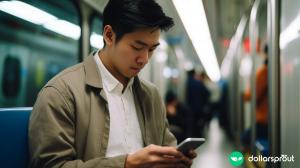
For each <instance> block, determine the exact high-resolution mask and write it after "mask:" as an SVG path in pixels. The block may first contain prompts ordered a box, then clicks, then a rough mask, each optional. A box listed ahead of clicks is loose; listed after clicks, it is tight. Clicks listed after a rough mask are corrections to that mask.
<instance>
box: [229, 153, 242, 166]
mask: <svg viewBox="0 0 300 168" xmlns="http://www.w3.org/2000/svg"><path fill="white" fill-rule="evenodd" d="M228 160H229V163H230V164H231V165H232V166H240V165H242V164H243V163H244V156H243V154H242V153H241V152H237V151H233V152H232V153H231V154H230V155H229V157H228Z"/></svg>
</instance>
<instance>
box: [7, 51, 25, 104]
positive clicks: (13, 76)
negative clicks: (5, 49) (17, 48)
mask: <svg viewBox="0 0 300 168" xmlns="http://www.w3.org/2000/svg"><path fill="white" fill-rule="evenodd" d="M3 69H4V70H3V74H2V78H3V79H2V92H3V95H4V97H5V98H13V97H16V96H17V95H18V93H19V90H20V71H21V66H20V60H19V59H18V58H15V57H11V56H7V57H6V58H5V60H4V68H3Z"/></svg>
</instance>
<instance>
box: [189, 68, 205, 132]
mask: <svg viewBox="0 0 300 168" xmlns="http://www.w3.org/2000/svg"><path fill="white" fill-rule="evenodd" d="M209 95H210V93H209V91H208V90H207V88H206V87H205V85H204V84H203V83H202V81H201V80H197V79H196V75H195V70H190V71H189V72H188V79H187V92H186V100H187V105H188V106H189V108H190V109H191V111H192V113H191V115H192V117H191V118H192V119H193V121H192V125H193V136H194V137H202V136H203V131H204V126H205V120H206V116H205V112H204V111H205V106H206V105H207V102H208V99H209Z"/></svg>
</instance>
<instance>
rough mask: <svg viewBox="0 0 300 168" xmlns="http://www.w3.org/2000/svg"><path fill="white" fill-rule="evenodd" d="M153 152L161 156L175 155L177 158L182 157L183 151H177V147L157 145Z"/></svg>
mask: <svg viewBox="0 0 300 168" xmlns="http://www.w3.org/2000/svg"><path fill="white" fill-rule="evenodd" d="M151 154H155V155H160V156H173V157H176V158H180V157H182V154H181V152H179V151H177V149H176V148H175V147H161V146H155V148H153V149H152V150H151Z"/></svg>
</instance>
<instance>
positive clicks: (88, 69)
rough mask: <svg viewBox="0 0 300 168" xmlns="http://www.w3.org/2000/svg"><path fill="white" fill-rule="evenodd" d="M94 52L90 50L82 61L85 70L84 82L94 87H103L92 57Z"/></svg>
mask: <svg viewBox="0 0 300 168" xmlns="http://www.w3.org/2000/svg"><path fill="white" fill-rule="evenodd" d="M93 55H94V52H92V53H91V54H90V55H89V56H88V57H87V58H86V59H85V60H84V61H83V66H84V70H85V76H86V78H85V83H86V84H87V85H89V86H92V87H95V88H99V89H100V88H103V83H102V79H101V76H100V72H99V71H98V67H97V64H96V62H95V60H94V58H93Z"/></svg>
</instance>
